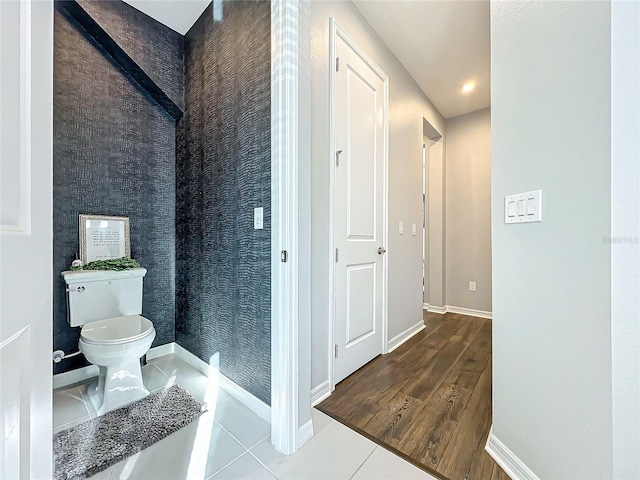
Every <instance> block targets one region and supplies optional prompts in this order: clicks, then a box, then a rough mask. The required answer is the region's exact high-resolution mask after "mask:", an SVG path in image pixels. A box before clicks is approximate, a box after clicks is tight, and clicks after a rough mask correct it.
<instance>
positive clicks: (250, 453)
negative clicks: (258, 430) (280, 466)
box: [249, 437, 280, 479]
mask: <svg viewBox="0 0 640 480" xmlns="http://www.w3.org/2000/svg"><path fill="white" fill-rule="evenodd" d="M267 438H269V437H267ZM267 438H265V439H263V440H261V441H260V442H258V443H256V444H255V445H254V446H253V447H251V449H250V450H249V455H251V456H252V457H253V458H255V459H256V460H257V461H258V463H259V464H260V465H262V466H263V467H264V468H265V469H266V470H267V472H269V473H270V474H271V475H273V476H274V477H275V478H277V479H279V478H280V477H278V475H276V472H274V471H273V470H271V469H270V468H269V467H268V466H267V465H266V464H265V463H264V462H263V461H262V460H260V459H259V458H258V456H257V455H256V454H254V453H253V452H252V451H251V450H253V449H254V448H256V447H257V446H258V445H260V444H261V443H262V442H264V441H265V440H266V439H267Z"/></svg>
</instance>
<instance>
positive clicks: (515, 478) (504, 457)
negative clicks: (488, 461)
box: [484, 425, 540, 480]
mask: <svg viewBox="0 0 640 480" xmlns="http://www.w3.org/2000/svg"><path fill="white" fill-rule="evenodd" d="M484 449H485V450H486V452H487V453H488V454H489V455H490V456H491V458H493V459H494V460H495V461H496V463H497V464H498V465H500V467H501V468H502V470H504V473H506V474H507V475H509V477H510V478H511V479H512V480H540V478H539V477H538V476H537V475H536V474H535V473H533V472H532V471H531V469H530V468H529V467H527V466H526V465H525V464H524V463H523V462H522V460H520V459H519V458H518V457H517V456H516V455H515V454H514V453H513V452H512V451H511V450H509V448H508V447H507V446H506V445H505V444H504V443H502V442H501V441H500V440H498V438H497V437H496V436H495V435H494V434H493V425H491V430H490V431H489V437H488V438H487V445H486V446H485V447H484Z"/></svg>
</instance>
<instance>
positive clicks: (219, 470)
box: [206, 444, 249, 480]
mask: <svg viewBox="0 0 640 480" xmlns="http://www.w3.org/2000/svg"><path fill="white" fill-rule="evenodd" d="M241 445H242V444H241ZM243 448H244V447H243ZM246 453H249V451H248V450H246V449H245V451H244V452H242V453H241V454H240V455H238V456H237V457H236V458H234V459H233V460H231V461H230V462H229V463H227V464H226V465H225V466H223V467H222V468H219V469H218V470H216V472H215V473H214V474H212V475H210V476H208V477H207V479H206V480H211V479H212V478H213V477H215V476H216V475H217V474H219V473H220V472H221V471H222V470H224V469H225V468H227V467H228V466H229V465H231V464H232V463H233V462H235V461H237V460H238V459H240V457H243V456H244V455H245V454H246Z"/></svg>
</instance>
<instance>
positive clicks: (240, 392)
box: [53, 342, 271, 422]
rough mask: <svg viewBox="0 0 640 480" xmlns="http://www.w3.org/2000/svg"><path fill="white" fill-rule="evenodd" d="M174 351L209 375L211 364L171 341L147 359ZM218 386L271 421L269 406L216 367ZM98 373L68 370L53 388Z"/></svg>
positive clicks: (85, 369) (151, 351) (86, 369)
mask: <svg viewBox="0 0 640 480" xmlns="http://www.w3.org/2000/svg"><path fill="white" fill-rule="evenodd" d="M172 353H174V354H175V355H176V356H177V357H178V358H180V359H181V360H183V361H185V362H186V363H187V364H189V365H190V366H192V367H193V368H195V369H196V370H198V371H199V372H200V373H202V374H204V375H207V376H209V374H210V373H211V371H210V370H211V366H210V365H209V364H208V363H207V362H205V361H204V360H201V359H199V358H198V357H196V356H195V355H194V354H193V353H191V352H190V351H188V350H187V349H185V348H184V347H182V346H181V345H179V344H177V343H175V342H172V343H167V344H165V345H159V346H157V347H153V348H151V349H149V351H148V352H147V359H149V360H152V359H154V358H158V357H162V356H164V355H170V354H172ZM216 374H217V375H218V380H219V382H220V387H222V388H223V389H224V390H226V391H227V392H228V393H229V394H230V395H231V396H232V397H234V398H235V399H236V400H238V401H239V402H240V403H242V404H243V405H245V406H246V407H247V408H249V409H250V410H251V411H252V412H254V413H255V414H256V415H258V416H259V417H260V418H262V419H263V420H266V421H267V422H271V407H269V405H267V404H266V403H264V402H263V401H262V400H260V399H259V398H258V397H256V396H254V395H253V394H251V393H249V392H248V391H246V390H245V389H244V388H242V387H241V386H239V385H238V384H237V383H235V382H234V381H233V380H231V379H229V378H228V377H226V376H225V375H223V374H222V373H221V372H220V371H219V370H217V369H216ZM97 375H98V367H97V366H95V365H88V366H86V367H82V368H76V369H75V370H70V371H68V372H64V373H59V374H57V375H54V376H53V388H54V390H55V389H56V388H61V387H66V386H69V385H73V384H75V383H78V382H83V381H85V380H88V379H90V378H92V377H96V376H97Z"/></svg>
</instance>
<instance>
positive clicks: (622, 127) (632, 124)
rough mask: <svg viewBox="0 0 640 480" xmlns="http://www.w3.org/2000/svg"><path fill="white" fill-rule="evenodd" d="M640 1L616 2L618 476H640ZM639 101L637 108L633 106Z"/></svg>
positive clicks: (613, 114)
mask: <svg viewBox="0 0 640 480" xmlns="http://www.w3.org/2000/svg"><path fill="white" fill-rule="evenodd" d="M638 59H640V3H638V2H613V3H612V4H611V235H612V236H614V237H618V238H623V239H629V238H630V239H631V241H630V242H629V241H625V242H624V243H613V244H612V245H611V294H612V297H611V304H612V305H611V307H612V310H611V345H612V354H613V359H612V362H613V365H612V375H613V474H614V476H613V478H616V479H626V478H640V455H638V452H640V409H639V408H638V405H640V368H638V365H640V295H638V292H640V246H639V245H638V238H639V237H640V163H639V162H638V159H639V158H640V142H638V132H640V88H639V85H640V62H639V61H638ZM630 105H635V106H636V108H635V109H634V108H629V106H630Z"/></svg>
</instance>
